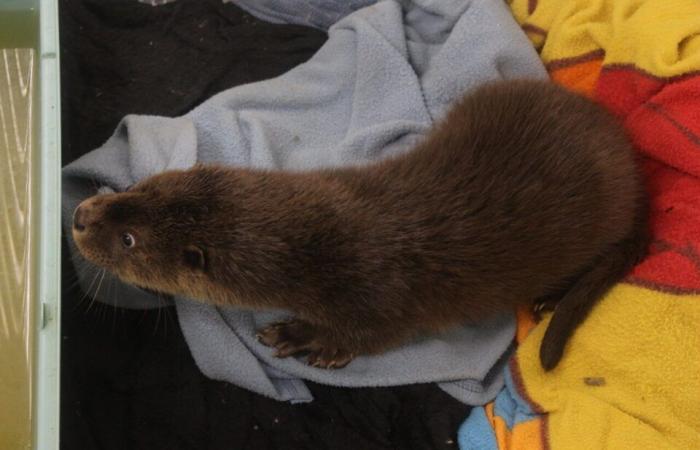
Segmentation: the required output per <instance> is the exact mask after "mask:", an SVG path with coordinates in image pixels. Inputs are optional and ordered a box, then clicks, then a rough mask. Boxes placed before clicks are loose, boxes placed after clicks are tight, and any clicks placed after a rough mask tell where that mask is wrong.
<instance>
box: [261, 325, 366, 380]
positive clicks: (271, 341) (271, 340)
mask: <svg viewBox="0 0 700 450" xmlns="http://www.w3.org/2000/svg"><path fill="white" fill-rule="evenodd" d="M256 337H257V338H258V340H259V341H260V342H262V343H263V344H265V345H267V346H268V347H272V348H274V349H275V350H276V351H275V356H276V357H278V358H286V357H288V356H292V355H296V354H297V353H308V354H309V356H308V357H307V362H308V364H309V365H310V366H313V367H318V368H321V369H340V368H341V367H345V366H347V365H348V363H349V362H350V361H352V360H353V358H354V357H355V355H354V354H353V353H351V352H348V351H346V350H343V349H340V348H338V347H337V346H335V345H330V344H329V343H328V342H326V340H325V339H323V337H322V336H321V335H320V334H319V333H318V332H317V331H316V330H315V329H314V328H313V326H312V325H310V324H308V323H306V322H303V321H301V320H296V319H292V320H289V321H286V322H276V323H273V324H271V325H268V326H266V327H265V328H263V329H262V330H259V331H258V333H257V335H256Z"/></svg>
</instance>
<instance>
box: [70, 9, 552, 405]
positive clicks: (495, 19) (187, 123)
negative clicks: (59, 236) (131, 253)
mask: <svg viewBox="0 0 700 450" xmlns="http://www.w3.org/2000/svg"><path fill="white" fill-rule="evenodd" d="M283 3H284V2H266V3H265V5H268V6H270V7H279V8H280V9H279V10H280V11H287V10H286V9H284V8H283V7H282V6H281V5H282V4H283ZM322 3H324V2H315V3H314V4H319V5H321V4H322ZM327 3H328V5H331V4H337V3H338V2H337V1H336V2H333V1H331V0H328V2H327ZM309 4H311V3H309ZM260 5H262V3H261V4H260ZM329 10H330V9H329ZM287 12H289V11H287ZM292 12H293V11H292ZM299 13H300V14H303V10H300V11H299ZM343 14H345V13H343ZM297 19H298V20H297V21H296V23H303V20H306V16H304V17H303V18H299V17H297ZM289 20H291V19H289ZM545 76H546V72H545V70H544V68H543V66H542V64H541V62H540V61H539V58H538V57H537V54H536V52H535V50H534V49H533V48H532V46H531V45H530V43H529V42H528V40H527V38H526V36H525V34H524V33H523V32H522V30H520V28H519V27H518V25H517V23H516V22H515V21H514V20H513V17H512V15H511V14H510V12H509V10H508V8H507V6H506V5H505V4H504V3H503V2H493V1H491V0H472V1H468V0H449V1H447V0H444V1H431V0H413V1H405V0H404V1H401V2H398V1H393V0H391V1H382V2H379V3H376V4H372V5H370V6H367V7H365V8H362V9H358V10H357V11H355V12H348V13H347V15H345V16H344V17H343V18H342V20H340V21H339V22H338V23H335V24H334V25H332V26H331V27H330V29H329V37H328V41H327V43H326V44H325V45H324V46H323V47H322V48H321V49H320V50H319V51H318V53H317V54H316V55H314V57H313V58H311V60H309V61H308V62H307V63H304V64H302V65H300V66H298V67H296V68H295V69H293V70H291V71H290V72H288V73H286V74H285V75H283V76H280V77H278V78H274V79H270V80H267V81H263V82H259V83H253V84H248V85H244V86H239V87H236V88H234V89H230V90H227V91H224V92H222V93H220V94H218V95H216V96H214V97H212V98H211V99H209V100H208V101H206V102H205V103H203V104H202V105H200V106H198V107H197V108H195V109H194V110H192V111H191V112H190V113H188V114H186V115H184V116H182V117H179V118H164V117H153V116H136V115H132V116H127V117H125V118H124V119H123V121H122V122H121V124H120V125H119V127H118V128H117V130H116V132H115V134H114V135H113V136H112V137H111V138H110V139H109V140H108V141H107V142H106V143H105V144H104V145H103V146H102V147H100V148H98V149H96V150H94V151H93V152H91V153H89V154H88V155H86V156H85V157H83V158H81V159H79V160H77V161H75V162H74V163H71V164H70V165H68V166H66V167H65V168H64V171H63V175H64V178H63V181H64V192H63V208H64V209H63V219H64V227H65V229H66V230H67V231H69V230H70V226H71V224H70V222H71V215H72V211H73V209H74V208H75V206H77V204H78V203H79V202H80V201H81V200H83V199H84V198H86V197H88V196H89V195H92V194H94V193H95V190H96V187H97V186H106V188H108V189H114V190H122V189H125V188H126V187H128V186H129V185H130V184H132V183H133V182H135V181H138V180H140V179H142V178H143V177H146V176H148V175H151V174H154V173H157V172H160V171H162V170H165V169H175V168H186V167H190V166H191V165H193V164H194V163H195V162H205V163H213V162H218V163H225V164H230V165H237V166H246V167H257V168H274V169H286V170H306V169H312V168H318V167H328V166H343V165H361V164H366V163H368V162H371V161H375V160H378V159H381V158H385V157H388V156H390V155H394V154H397V153H399V152H403V151H406V150H408V149H410V148H411V146H412V145H413V144H414V143H415V142H416V141H417V140H418V139H420V138H421V137H422V136H423V135H424V134H425V132H426V130H428V129H429V128H430V126H431V125H432V123H433V122H434V121H435V120H438V119H439V118H440V117H441V116H442V115H443V114H444V113H445V111H446V109H447V108H448V107H449V105H450V104H451V102H453V101H454V100H455V99H457V98H459V97H460V96H461V95H462V94H463V93H464V92H465V91H468V90H469V89H471V88H473V87H475V86H477V85H479V84H481V83H483V82H485V81H488V80H494V79H499V78H514V77H528V78H544V77H545ZM67 234H68V235H70V233H69V232H68V233H67ZM69 241H70V239H69ZM69 244H70V245H71V250H72V257H73V259H74V261H75V262H76V265H78V266H82V265H84V264H85V262H84V261H83V260H82V258H81V257H80V255H79V254H78V252H77V251H76V250H75V248H74V245H73V244H72V242H70V243H69ZM82 273H83V277H82V278H81V282H82V286H83V288H84V289H85V290H90V281H91V280H92V279H93V276H94V269H93V270H92V271H91V270H89V269H87V270H83V271H82ZM104 283H107V284H111V285H113V286H114V288H113V289H110V291H109V296H104V295H103V294H104V292H99V293H98V295H97V297H98V299H100V300H101V301H104V302H110V300H113V299H117V298H118V304H119V305H120V306H129V307H146V308H147V307H157V306H158V305H159V304H160V302H159V300H158V299H154V298H152V297H150V296H149V295H148V294H146V293H144V292H142V291H140V290H138V289H135V288H132V287H128V286H124V285H122V284H120V283H118V281H117V280H114V279H111V278H110V279H106V280H104ZM175 305H176V308H177V312H178V319H179V321H180V325H181V328H182V330H183V334H184V336H185V338H186V340H187V343H188V345H189V347H190V350H191V351H192V354H193V356H194V359H195V361H196V363H197V365H198V366H199V368H200V369H201V370H202V372H203V373H204V374H206V375H207V376H209V377H211V378H214V379H218V380H224V381H228V382H231V383H234V384H236V385H239V386H244V387H246V388H247V389H250V390H252V391H255V392H258V393H260V394H263V395H266V396H269V397H272V398H275V399H278V400H289V401H295V402H298V401H308V400H311V398H312V397H311V394H310V392H309V390H308V389H307V388H306V385H305V384H304V382H303V381H302V380H313V381H316V382H319V383H324V384H330V385H338V386H378V385H397V384H410V383H422V382H436V383H439V385H440V387H442V388H443V389H445V391H447V392H448V393H450V394H451V395H453V396H455V397H456V398H458V399H459V400H461V401H463V402H466V403H469V404H483V403H485V402H487V401H488V400H490V399H492V398H494V397H495V395H496V393H497V392H498V390H499V389H500V388H501V387H502V385H503V377H502V373H503V370H502V368H503V365H504V363H505V361H506V360H507V356H508V352H509V351H510V348H511V344H512V340H513V335H514V331H515V325H514V318H513V317H512V316H511V315H504V316H501V317H496V318H494V319H493V320H492V321H490V322H488V323H484V324H482V325H481V326H478V327H464V328H460V329H456V330H454V331H452V332H450V333H445V334H443V335H440V336H432V337H426V338H424V339H420V340H417V341H415V342H412V343H410V344H407V345H405V346H404V347H402V348H399V349H396V350H394V351H391V352H388V353H386V354H384V355H379V356H372V357H359V358H357V359H356V360H354V361H353V362H352V363H351V364H350V365H348V366H347V367H345V368H344V369H341V370H333V371H329V370H322V369H315V368H312V367H308V366H307V365H306V364H305V363H304V362H303V361H302V360H298V359H295V358H287V359H277V358H274V357H273V356H272V351H271V349H269V348H267V347H264V346H263V345H262V344H259V343H258V342H257V341H256V340H255V338H254V332H255V329H256V328H258V327H260V326H262V325H264V324H266V323H268V322H270V321H272V320H275V319H276V318H279V317H281V316H282V315H284V314H285V312H284V311H270V312H260V313H258V312H256V313H252V312H248V311H241V310H238V309H235V308H215V307H212V306H207V305H203V304H200V303H195V302H192V301H190V300H188V299H184V298H176V299H175Z"/></svg>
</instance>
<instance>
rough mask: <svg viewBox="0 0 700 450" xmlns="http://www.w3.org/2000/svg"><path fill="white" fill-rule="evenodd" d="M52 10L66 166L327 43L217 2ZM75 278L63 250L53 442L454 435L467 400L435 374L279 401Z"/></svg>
mask: <svg viewBox="0 0 700 450" xmlns="http://www.w3.org/2000/svg"><path fill="white" fill-rule="evenodd" d="M60 10H61V16H60V19H61V23H60V26H61V58H62V61H61V63H62V71H61V76H62V102H63V110H62V113H63V128H62V131H63V155H64V163H67V162H69V161H71V160H73V159H75V158H77V157H79V156H80V155H82V154H84V153H86V152H88V151H90V150H92V149H93V148H95V147H97V146H98V145H100V144H102V143H103V142H104V141H105V140H106V139H107V137H108V136H109V135H110V134H111V133H112V131H113V129H114V127H115V126H116V125H117V123H118V121H119V120H120V119H121V118H122V116H124V115H125V114H128V113H139V114H158V115H166V116H175V115H179V114H182V113H184V112H186V111H188V110H190V109H191V108H192V107H194V106H196V105H197V104H198V103H200V102H202V101H204V100H205V99H207V98H208V97H210V96H211V95H213V94H215V93H217V92H219V91H221V90H223V89H226V88H229V87H232V86H236V85H239V84H242V83H247V82H252V81H257V80H261V79H265V78H268V77H272V76H275V75H278V74H281V73H283V72H285V71H287V70H289V69H290V68H292V67H294V66H295V65H297V64H299V63H301V62H303V61H305V60H306V59H308V58H309V57H310V56H311V55H312V54H313V53H314V52H315V51H316V49H318V47H319V46H320V45H321V44H322V43H323V42H324V40H325V35H324V34H322V33H320V32H318V31H315V30H311V29H306V28H302V27H296V26H286V25H271V24H267V23H264V22H260V21H258V20H256V19H254V18H253V17H251V16H249V15H247V14H245V13H243V12H241V11H240V10H239V9H237V8H236V7H234V6H232V5H230V4H227V5H224V4H222V3H220V1H218V0H179V1H178V2H176V3H174V4H169V5H166V6H160V7H157V8H153V7H151V6H147V5H142V4H140V3H138V2H136V1H135V0H120V1H105V0H61V2H60ZM65 253H66V252H64V254H65ZM74 280H75V271H74V269H73V267H72V265H71V263H70V262H69V260H67V259H66V258H64V286H65V288H64V296H63V346H62V359H63V364H62V373H61V376H62V386H61V396H62V408H61V448H62V449H65V450H74V449H80V450H83V449H85V450H92V449H110V450H111V449H129V450H132V449H135V450H137V449H149V450H157V449H168V450H178V449H315V448H319V449H320V448H324V449H370V450H371V449H431V448H436V449H442V448H456V446H457V445H456V438H455V436H456V431H457V427H458V426H459V424H460V423H461V421H462V420H463V419H464V418H465V417H466V415H467V413H468V410H469V409H468V407H467V406H465V405H463V404H461V403H459V402H457V401H456V400H454V399H453V398H451V397H450V396H448V395H447V394H445V393H444V392H443V391H441V390H440V389H439V388H437V387H435V386H434V385H414V386H404V387H396V388H376V389H342V388H334V387H328V386H321V385H316V384H312V383H309V385H310V388H311V390H312V393H313V395H314V397H315V399H316V400H315V401H314V402H312V403H310V404H303V405H291V404H287V403H280V402H276V401H274V400H270V399H267V398H264V397H261V396H258V395H255V394H252V393H250V392H248V391H245V390H243V389H240V388H237V387H235V386H232V385H229V384H226V383H222V382H217V381H213V380H209V379H207V378H206V377H204V376H203V375H202V374H201V373H200V372H199V370H198V369H197V367H196V366H195V364H194V361H193V360H192V357H191V356H190V353H189V350H188V348H187V345H186V343H185V341H184V339H183V336H182V333H181V332H180V330H179V327H178V324H177V318H176V317H175V311H174V309H172V308H167V309H163V310H160V311H129V310H120V309H114V308H112V307H108V306H104V305H102V304H96V303H91V301H90V299H89V296H85V295H84V294H83V293H82V292H79V290H78V289H77V288H76V287H75V286H71V285H72V284H73V282H74ZM97 284H98V283H95V286H94V288H93V289H95V288H97ZM100 289H107V290H108V289H109V286H100Z"/></svg>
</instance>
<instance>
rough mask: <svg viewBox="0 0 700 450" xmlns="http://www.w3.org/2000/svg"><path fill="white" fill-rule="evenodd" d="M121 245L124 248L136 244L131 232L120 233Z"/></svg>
mask: <svg viewBox="0 0 700 450" xmlns="http://www.w3.org/2000/svg"><path fill="white" fill-rule="evenodd" d="M122 245H123V246H124V247H126V248H131V247H133V246H134V245H136V239H134V235H133V234H131V233H124V234H122Z"/></svg>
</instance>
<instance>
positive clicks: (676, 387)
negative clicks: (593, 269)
mask: <svg viewBox="0 0 700 450" xmlns="http://www.w3.org/2000/svg"><path fill="white" fill-rule="evenodd" d="M509 3H510V6H511V9H512V11H513V14H514V16H515V17H516V19H517V21H518V22H519V23H520V25H521V26H522V28H523V30H525V32H526V33H527V34H528V36H529V37H530V39H531V40H532V42H533V43H534V45H535V47H536V48H537V49H538V51H539V53H540V56H541V58H542V60H543V61H544V63H545V65H546V67H547V69H548V72H549V74H550V76H551V78H552V79H553V80H554V81H555V82H557V83H560V84H562V85H564V86H566V87H568V88H570V89H572V90H574V91H578V92H581V93H583V94H585V95H587V96H589V97H591V98H594V99H595V100H597V101H599V102H600V103H602V104H604V105H605V106H607V107H608V108H610V109H611V110H612V111H613V112H615V113H616V114H617V115H618V116H619V117H620V118H621V119H622V120H623V121H624V124H625V125H626V127H627V129H628V130H629V132H630V135H631V137H632V139H633V141H634V143H635V144H636V146H637V148H638V149H639V151H640V153H641V155H642V160H643V165H644V168H645V171H646V174H647V181H648V187H649V192H650V195H651V207H652V217H651V220H652V233H653V236H654V242H653V244H652V247H651V253H650V255H649V257H648V258H647V259H646V260H645V261H643V262H642V263H641V264H640V265H639V266H638V267H637V268H636V269H635V270H634V271H633V272H632V273H631V274H630V276H629V277H627V279H626V280H625V282H623V283H620V284H619V285H618V286H617V287H616V288H615V289H613V291H612V292H610V293H609V295H607V296H606V298H605V299H603V301H602V302H601V303H600V305H599V307H597V308H596V309H595V310H594V311H593V313H592V314H591V315H590V317H589V319H588V320H587V321H586V322H585V324H584V325H583V326H582V327H581V328H580V329H579V330H578V331H577V333H576V334H575V336H574V338H573V339H572V341H571V342H570V345H569V347H568V352H567V353H566V354H565V356H564V359H563V360H562V362H561V364H560V365H559V366H558V367H557V368H556V369H555V370H554V371H552V372H551V373H544V372H543V371H542V369H541V368H540V365H539V359H538V348H539V344H540V341H541V339H542V335H543V332H544V328H545V326H546V322H547V321H548V318H545V319H544V320H543V322H542V323H539V324H535V322H534V321H533V319H532V317H531V316H530V314H529V313H527V312H524V311H523V312H522V313H521V314H519V321H518V323H519V330H518V341H519V342H520V346H519V348H518V350H517V352H516V354H515V356H514V357H513V358H512V360H511V361H510V364H509V366H508V368H507V370H506V388H505V389H504V390H503V391H502V392H501V393H500V394H499V396H498V397H497V398H496V400H495V401H493V402H491V403H489V404H488V405H486V406H485V407H483V408H475V409H474V410H473V412H472V414H471V415H470V416H469V417H468V419H467V420H466V422H465V423H464V424H463V425H462V427H461V428H460V431H459V444H460V447H461V448H462V449H496V448H498V449H528V450H531V449H540V448H549V449H553V450H560V449H602V448H606V449H608V448H609V449H655V450H656V449H667V448H683V449H690V448H700V2H698V1H697V0H565V1H562V0H540V1H537V0H513V1H510V2H509Z"/></svg>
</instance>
